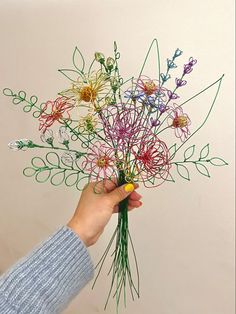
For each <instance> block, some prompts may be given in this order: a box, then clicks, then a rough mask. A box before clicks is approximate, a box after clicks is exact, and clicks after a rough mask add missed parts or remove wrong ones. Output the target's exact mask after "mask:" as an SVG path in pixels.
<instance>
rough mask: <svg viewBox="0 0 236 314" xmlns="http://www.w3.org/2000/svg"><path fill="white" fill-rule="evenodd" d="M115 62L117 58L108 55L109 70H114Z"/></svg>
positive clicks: (107, 64)
mask: <svg viewBox="0 0 236 314" xmlns="http://www.w3.org/2000/svg"><path fill="white" fill-rule="evenodd" d="M114 64H115V60H114V59H113V58H112V57H108V58H107V61H106V66H107V68H108V69H109V70H112V68H113V66H114Z"/></svg>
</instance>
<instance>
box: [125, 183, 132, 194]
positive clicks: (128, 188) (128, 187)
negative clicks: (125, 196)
mask: <svg viewBox="0 0 236 314" xmlns="http://www.w3.org/2000/svg"><path fill="white" fill-rule="evenodd" d="M133 190H134V185H133V184H132V183H128V184H126V185H125V192H127V193H129V192H133Z"/></svg>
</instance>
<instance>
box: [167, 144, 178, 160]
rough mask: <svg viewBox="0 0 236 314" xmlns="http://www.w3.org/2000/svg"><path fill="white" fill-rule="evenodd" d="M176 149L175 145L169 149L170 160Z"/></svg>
mask: <svg viewBox="0 0 236 314" xmlns="http://www.w3.org/2000/svg"><path fill="white" fill-rule="evenodd" d="M176 149H177V148H176V143H175V144H174V145H172V146H171V147H170V148H169V153H170V157H171V159H172V158H174V157H175V152H176Z"/></svg>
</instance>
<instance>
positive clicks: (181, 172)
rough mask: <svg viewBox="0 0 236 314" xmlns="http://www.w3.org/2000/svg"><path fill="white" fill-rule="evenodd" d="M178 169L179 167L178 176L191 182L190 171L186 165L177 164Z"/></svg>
mask: <svg viewBox="0 0 236 314" xmlns="http://www.w3.org/2000/svg"><path fill="white" fill-rule="evenodd" d="M176 167H177V171H178V174H179V175H180V176H181V177H182V178H183V179H185V180H188V181H189V180H190V176H189V171H188V168H187V167H185V166H184V165H181V164H177V163H176Z"/></svg>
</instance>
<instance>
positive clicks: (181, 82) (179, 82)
mask: <svg viewBox="0 0 236 314" xmlns="http://www.w3.org/2000/svg"><path fill="white" fill-rule="evenodd" d="M175 84H176V87H177V88H179V87H182V86H184V85H186V84H187V81H185V80H182V79H178V78H176V79H175Z"/></svg>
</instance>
